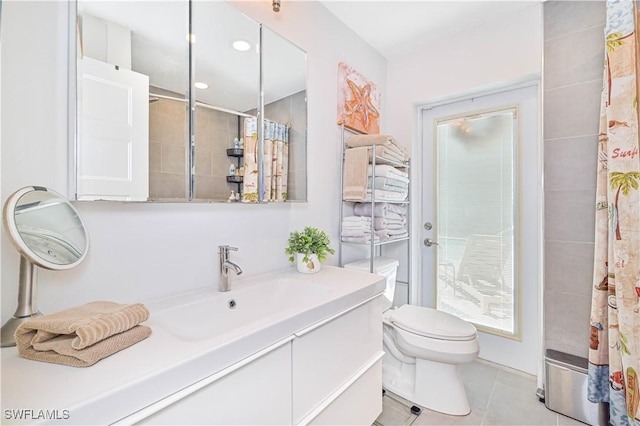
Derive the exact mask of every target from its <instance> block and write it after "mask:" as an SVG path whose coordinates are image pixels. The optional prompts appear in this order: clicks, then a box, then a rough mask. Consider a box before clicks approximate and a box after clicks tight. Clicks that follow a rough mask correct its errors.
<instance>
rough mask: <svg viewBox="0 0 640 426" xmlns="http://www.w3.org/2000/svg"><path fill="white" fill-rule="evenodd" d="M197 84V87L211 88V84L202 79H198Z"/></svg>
mask: <svg viewBox="0 0 640 426" xmlns="http://www.w3.org/2000/svg"><path fill="white" fill-rule="evenodd" d="M195 86H196V89H203V90H204V89H208V88H209V85H208V84H207V83H204V82H202V81H196V84H195Z"/></svg>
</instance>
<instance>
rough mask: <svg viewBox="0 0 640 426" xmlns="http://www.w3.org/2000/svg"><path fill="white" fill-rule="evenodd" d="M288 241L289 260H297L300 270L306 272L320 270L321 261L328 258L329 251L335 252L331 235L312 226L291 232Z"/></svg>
mask: <svg viewBox="0 0 640 426" xmlns="http://www.w3.org/2000/svg"><path fill="white" fill-rule="evenodd" d="M288 243H289V245H288V246H287V247H286V248H285V252H286V253H287V254H288V255H289V262H297V267H298V271H300V272H304V273H310V272H318V271H319V270H320V262H323V261H324V260H325V259H326V258H327V253H330V254H333V253H335V250H333V249H332V248H331V247H330V244H331V241H330V240H329V236H328V235H327V234H326V233H325V232H324V231H320V230H318V228H313V227H310V226H306V227H305V228H304V230H303V231H302V232H298V231H294V232H292V233H291V234H289V240H288Z"/></svg>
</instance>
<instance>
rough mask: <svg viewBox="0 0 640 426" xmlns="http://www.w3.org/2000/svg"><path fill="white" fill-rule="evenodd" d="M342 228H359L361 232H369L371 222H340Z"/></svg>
mask: <svg viewBox="0 0 640 426" xmlns="http://www.w3.org/2000/svg"><path fill="white" fill-rule="evenodd" d="M342 229H352V230H361V231H363V232H371V229H372V227H371V224H368V225H365V224H355V223H353V222H342Z"/></svg>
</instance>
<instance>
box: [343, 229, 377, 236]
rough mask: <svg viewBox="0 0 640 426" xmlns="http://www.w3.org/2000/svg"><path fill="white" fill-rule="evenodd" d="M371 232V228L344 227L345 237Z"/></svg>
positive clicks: (365, 234)
mask: <svg viewBox="0 0 640 426" xmlns="http://www.w3.org/2000/svg"><path fill="white" fill-rule="evenodd" d="M370 234H371V229H368V230H366V229H354V228H342V236H343V237H365V236H367V235H370Z"/></svg>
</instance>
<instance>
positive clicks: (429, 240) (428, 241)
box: [424, 238, 438, 247]
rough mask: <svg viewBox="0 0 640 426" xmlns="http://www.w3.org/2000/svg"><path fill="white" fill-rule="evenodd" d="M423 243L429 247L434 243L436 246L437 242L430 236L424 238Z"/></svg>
mask: <svg viewBox="0 0 640 426" xmlns="http://www.w3.org/2000/svg"><path fill="white" fill-rule="evenodd" d="M424 245H425V246H427V247H431V246H433V245H436V246H437V245H438V243H437V242H435V241H433V240H432V239H431V238H425V239H424Z"/></svg>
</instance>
